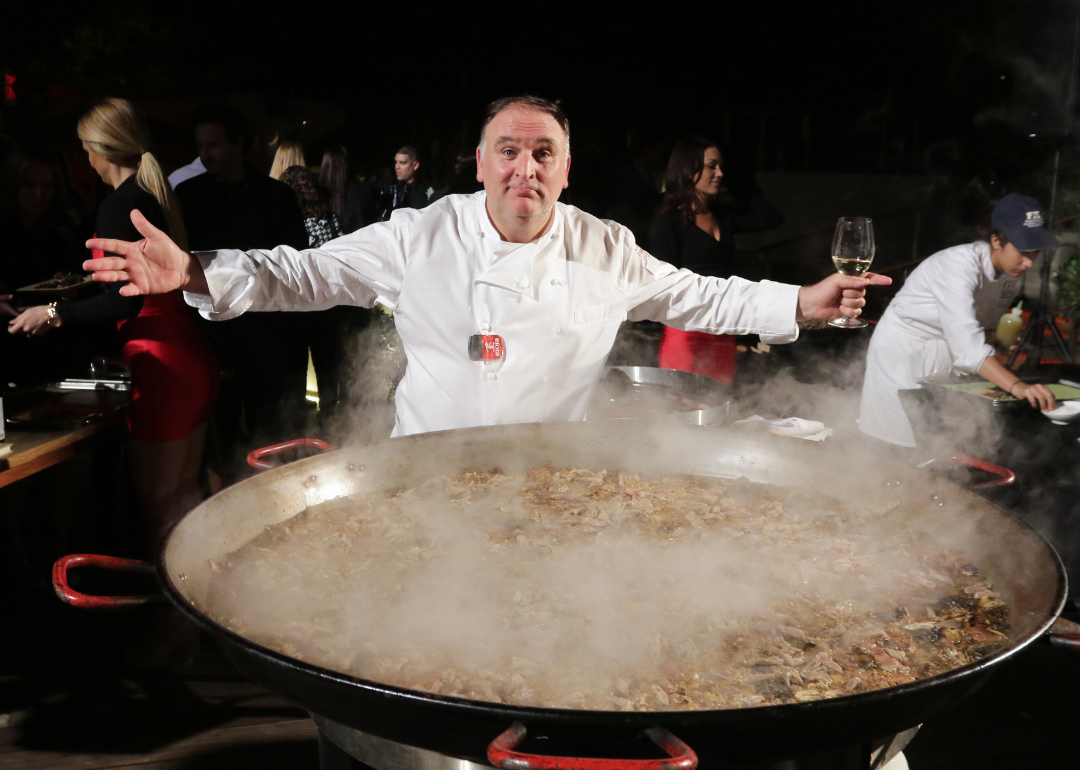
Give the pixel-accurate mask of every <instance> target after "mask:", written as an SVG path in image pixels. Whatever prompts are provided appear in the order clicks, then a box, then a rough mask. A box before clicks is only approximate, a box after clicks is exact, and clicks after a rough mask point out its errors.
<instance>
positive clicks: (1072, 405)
mask: <svg viewBox="0 0 1080 770" xmlns="http://www.w3.org/2000/svg"><path fill="white" fill-rule="evenodd" d="M1043 414H1045V415H1046V416H1047V417H1049V418H1050V420H1051V421H1052V422H1053V423H1054V424H1055V425H1065V424H1067V423H1070V422H1072V421H1073V420H1075V419H1076V418H1077V417H1080V401H1059V402H1058V405H1057V409H1055V410H1054V411H1052V412H1043Z"/></svg>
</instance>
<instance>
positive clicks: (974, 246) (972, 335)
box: [859, 193, 1057, 447]
mask: <svg viewBox="0 0 1080 770" xmlns="http://www.w3.org/2000/svg"><path fill="white" fill-rule="evenodd" d="M990 223H991V226H992V228H993V229H992V231H991V233H990V237H989V238H988V239H987V240H978V241H975V242H974V243H962V244H960V245H958V246H953V247H952V248H948V249H945V250H943V251H939V252H937V253H936V254H931V255H930V256H929V257H927V258H926V259H925V260H923V261H922V263H921V264H919V266H918V267H916V268H915V269H914V270H913V271H912V272H911V275H909V276H908V277H907V279H906V280H905V281H904V285H903V287H901V289H900V291H898V292H897V293H896V296H895V297H893V300H892V302H890V303H889V306H888V308H886V310H885V313H884V314H883V315H882V316H881V319H880V320H879V321H878V324H877V327H876V328H875V329H874V334H873V336H872V337H871V338H870V347H869V350H868V351H867V354H866V376H865V377H864V378H863V391H862V402H861V404H860V408H859V429H860V430H861V431H862V432H863V433H865V434H866V435H868V436H872V437H874V438H876V439H880V440H881V441H884V442H887V443H889V444H894V445H896V446H901V447H915V446H916V440H915V433H914V430H913V429H912V427H911V423H910V422H909V421H908V416H907V412H906V411H905V409H904V405H903V404H902V403H901V401H900V392H901V391H906V390H914V389H917V388H920V387H922V385H921V383H922V382H924V381H925V380H927V379H930V378H933V377H935V376H938V375H942V374H948V373H958V374H960V373H963V374H978V375H979V376H980V377H983V378H984V379H986V380H987V381H989V382H991V383H993V384H994V385H996V386H997V387H999V388H1001V390H1003V391H1005V392H1006V393H1008V394H1009V396H1011V397H1012V398H1015V399H1023V400H1025V401H1027V402H1028V403H1029V404H1031V406H1033V407H1035V408H1037V409H1042V410H1048V409H1053V408H1054V394H1053V393H1051V392H1050V390H1049V389H1048V388H1047V387H1046V386H1045V385H1041V384H1038V383H1028V382H1023V381H1022V380H1020V379H1019V378H1018V377H1017V376H1016V375H1015V374H1013V373H1012V372H1011V371H1009V370H1008V369H1006V368H1005V367H1004V366H1003V365H1002V364H1001V363H1000V362H999V361H998V360H997V359H996V358H995V356H994V348H993V347H992V346H991V345H990V344H988V343H987V338H986V332H987V331H988V330H991V329H993V328H994V326H995V325H997V319H998V318H999V317H1000V316H1001V314H1002V313H1003V312H1004V311H1005V308H1006V307H1008V305H1009V304H1010V303H1011V301H1012V299H1013V298H1014V297H1015V296H1016V294H1017V292H1018V291H1019V290H1020V281H1019V280H1017V279H1018V278H1019V277H1020V276H1021V275H1023V273H1024V271H1025V270H1028V269H1029V268H1030V267H1031V265H1032V263H1033V262H1034V261H1035V259H1036V258H1037V257H1038V256H1039V251H1041V250H1042V249H1046V248H1052V247H1054V246H1056V245H1057V239H1056V238H1054V236H1053V235H1051V234H1050V233H1049V232H1048V231H1047V225H1048V222H1047V217H1044V216H1043V211H1042V206H1040V205H1039V202H1038V201H1037V200H1035V199H1034V198H1028V197H1027V196H1024V195H1017V194H1015V193H1012V194H1010V195H1006V196H1005V197H1004V198H1002V199H1001V201H1000V202H999V203H998V204H997V206H995V207H994V210H993V212H991V215H990ZM977 297H982V298H992V302H990V307H989V309H988V312H980V311H978V310H977V309H976V306H977V301H976V298H977Z"/></svg>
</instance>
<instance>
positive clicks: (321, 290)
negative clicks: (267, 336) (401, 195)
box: [184, 209, 419, 320]
mask: <svg viewBox="0 0 1080 770" xmlns="http://www.w3.org/2000/svg"><path fill="white" fill-rule="evenodd" d="M418 215H419V212H418V211H416V210H415V209H402V210H400V211H396V212H394V215H393V216H392V217H391V219H390V221H388V222H377V223H375V224H373V225H370V226H368V227H364V228H362V229H360V230H357V231H356V232H353V233H349V234H348V235H343V236H342V237H340V238H335V239H334V240H332V241H328V242H327V243H325V244H323V245H322V246H321V247H319V248H318V249H305V250H302V251H301V250H298V249H296V248H293V247H291V246H278V247H277V248H275V249H254V250H252V251H237V250H232V249H228V250H222V251H203V252H196V253H195V255H194V256H195V257H196V258H197V259H198V260H199V262H200V263H201V264H202V267H203V271H204V272H205V273H206V282H207V285H208V286H209V289H210V293H209V295H205V294H193V293H190V292H185V293H184V299H185V300H186V301H187V303H188V304H189V305H191V306H192V307H195V308H196V309H198V311H199V313H200V314H201V315H202V316H203V317H204V318H207V319H210V320H227V319H229V318H235V317H236V316H238V315H240V314H242V313H245V312H247V311H249V310H252V311H268V310H286V311H287V310H294V311H310V310H325V309H327V308H331V307H334V306H336V305H359V306H361V307H372V306H373V305H374V304H375V303H376V302H378V303H379V304H382V305H385V306H387V307H389V308H390V309H391V310H393V309H395V308H396V307H397V301H398V294H399V292H400V291H401V284H402V281H403V280H404V277H405V265H406V256H405V255H406V254H407V253H408V245H409V244H408V240H409V233H410V231H411V227H412V224H413V220H414V219H415V217H416V216H418Z"/></svg>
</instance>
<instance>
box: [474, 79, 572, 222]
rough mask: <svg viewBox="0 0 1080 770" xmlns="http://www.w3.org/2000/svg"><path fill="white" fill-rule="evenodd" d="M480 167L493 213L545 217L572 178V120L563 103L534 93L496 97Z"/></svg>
mask: <svg viewBox="0 0 1080 770" xmlns="http://www.w3.org/2000/svg"><path fill="white" fill-rule="evenodd" d="M476 168H477V172H476V178H477V180H479V181H481V182H483V183H484V190H485V191H486V192H487V198H488V206H489V210H490V211H491V214H492V216H493V217H495V218H497V219H500V218H503V217H508V218H514V219H518V220H520V219H536V218H546V217H547V215H548V214H549V213H550V211H551V209H552V207H553V206H554V205H555V203H556V202H557V201H558V200H559V195H560V194H561V193H562V191H563V190H564V189H565V188H566V187H567V186H568V184H569V182H568V181H567V179H568V175H569V173H570V124H569V122H568V121H567V119H566V115H565V114H564V113H563V111H562V108H560V107H559V105H557V104H555V103H554V102H549V101H547V100H546V99H540V98H538V97H535V96H516V97H510V98H507V99H499V100H498V101H495V102H492V103H491V104H490V105H489V106H488V110H487V114H486V116H485V118H484V125H483V128H482V129H481V131H480V145H479V146H478V147H477V148H476Z"/></svg>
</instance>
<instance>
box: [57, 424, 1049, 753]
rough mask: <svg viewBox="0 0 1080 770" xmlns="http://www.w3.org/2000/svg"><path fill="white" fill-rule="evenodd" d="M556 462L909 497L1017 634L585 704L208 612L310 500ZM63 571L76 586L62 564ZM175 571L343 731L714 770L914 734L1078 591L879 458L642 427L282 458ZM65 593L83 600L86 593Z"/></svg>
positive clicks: (286, 683) (997, 530)
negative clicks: (894, 672)
mask: <svg viewBox="0 0 1080 770" xmlns="http://www.w3.org/2000/svg"><path fill="white" fill-rule="evenodd" d="M546 462H551V463H554V464H558V465H571V466H579V467H594V468H608V469H622V470H631V471H633V470H640V471H649V472H665V473H688V474H696V475H702V476H720V477H739V476H745V477H746V478H748V479H750V480H751V481H757V482H765V483H772V484H781V485H792V486H801V487H807V488H811V489H816V490H820V491H822V492H825V493H828V494H831V495H834V496H837V497H839V498H841V499H842V500H844V501H845V502H850V503H853V504H874V503H877V504H880V503H881V502H882V501H883V500H891V499H895V498H896V497H897V496H903V497H904V498H906V501H907V502H909V503H911V504H912V505H913V506H914V507H916V508H917V509H918V511H919V512H920V513H918V514H917V516H918V521H917V522H916V524H917V525H918V526H919V527H920V528H922V529H924V530H926V531H928V532H930V533H931V534H935V535H937V536H938V537H940V538H943V539H945V540H947V541H949V542H954V543H956V544H958V545H959V546H961V547H962V548H963V549H964V550H965V551H966V552H967V553H968V554H969V555H970V556H971V558H972V559H973V560H974V561H975V563H977V564H978V565H980V567H981V568H982V569H983V571H984V572H986V573H987V574H988V575H990V576H991V577H992V578H993V580H994V581H995V584H996V586H997V587H998V589H999V590H1000V591H1001V592H1002V593H1003V594H1004V595H1005V596H1006V597H1007V598H1008V599H1009V601H1010V603H1011V606H1012V608H1013V615H1012V624H1013V626H1012V632H1011V633H1012V635H1013V640H1012V642H1011V643H1010V644H1009V646H1008V647H1007V648H1006V649H1004V650H1002V651H1000V652H999V653H997V654H995V655H992V656H989V657H987V658H985V659H983V660H982V661H979V662H978V663H974V664H971V665H968V666H965V667H963V668H959V669H956V670H954V671H951V672H948V673H946V674H942V675H939V676H936V677H931V678H928V679H923V680H918V681H915V682H911V683H909V684H904V685H900V686H896V687H890V688H886V689H884V690H876V691H871V692H864V693H857V694H853V695H845V696H842V697H838V698H833V699H829V700H823V701H816V702H809V703H792V704H784V705H775V706H763V707H756V708H745V709H730V710H716V711H677V712H614V711H582V710H569V709H554V708H531V707H521V706H508V705H504V704H498V703H489V702H483V701H472V700H466V699H462V698H454V697H447V696H441V695H433V694H430V693H425V692H420V691H413V690H407V689H403V688H399V687H391V686H387V685H383V684H380V683H378V682H372V681H366V680H362V679H358V678H355V677H351V676H347V675H345V674H342V673H339V672H335V671H331V670H327V669H323V668H320V667H318V666H313V665H310V664H308V663H304V662H302V661H299V660H296V659H293V658H289V657H287V656H285V655H282V654H280V653H278V652H274V651H272V650H269V649H266V648H263V647H260V646H259V645H256V644H254V643H253V642H251V641H249V640H247V639H245V638H243V637H241V636H238V635H237V634H235V633H233V632H232V631H229V630H227V629H225V628H223V627H222V626H220V625H218V624H217V623H215V622H214V621H213V620H211V619H210V618H209V617H207V616H206V615H205V614H204V613H203V611H202V609H201V608H202V607H203V606H204V602H205V597H206V596H207V594H208V590H209V587H210V585H211V583H212V582H213V580H214V573H213V570H212V569H211V567H210V561H212V560H213V561H217V560H221V559H223V558H224V557H225V556H226V555H227V554H229V553H230V552H232V551H234V550H236V549H237V548H239V547H241V546H242V545H244V544H245V543H247V542H248V541H249V540H251V539H252V538H253V537H255V536H256V535H257V534H259V533H260V532H262V531H263V529H264V528H265V527H266V526H268V525H272V524H276V523H278V522H280V521H283V520H285V519H288V518H290V517H292V516H294V515H296V514H297V513H300V512H301V511H302V510H304V509H305V508H307V507H308V506H311V505H315V504H318V503H321V502H324V501H326V500H330V499H334V498H338V497H341V496H343V495H348V494H352V493H356V492H370V491H376V490H380V489H386V488H393V487H400V486H404V485H412V484H416V483H418V482H421V481H423V480H425V479H428V478H431V477H433V476H437V475H442V474H449V473H459V472H462V471H466V470H475V469H487V468H491V467H494V466H498V467H501V468H504V469H506V470H511V471H512V470H517V469H524V468H529V467H534V466H536V465H539V464H542V463H546ZM909 507H910V506H909ZM57 570H58V590H60V589H61V588H63V587H64V586H62V585H61V583H62V582H63V580H62V578H63V576H62V575H61V574H60V573H61V572H62V569H61V566H60V563H58V567H57ZM158 575H159V579H160V581H161V584H162V586H163V588H164V591H165V593H166V594H167V595H168V597H169V599H170V600H171V601H172V602H173V603H174V604H176V605H177V606H178V607H179V608H180V609H181V610H183V611H184V612H185V613H186V614H187V615H188V616H189V617H190V618H191V620H192V621H194V622H195V623H196V624H198V625H199V626H201V627H202V628H203V629H205V630H206V631H208V632H209V633H210V634H212V635H213V636H214V637H215V639H216V640H217V641H218V643H219V644H220V645H221V647H222V649H223V650H224V652H225V654H226V655H227V656H228V657H229V658H230V659H231V660H232V661H233V662H234V663H235V664H236V665H237V666H238V667H239V668H240V669H241V670H243V671H244V672H245V673H246V674H247V675H248V676H250V677H251V678H252V679H254V680H256V681H258V682H260V683H262V684H264V685H265V686H267V687H269V688H270V689H273V690H276V691H278V692H279V693H281V694H283V695H285V696H286V697H288V698H290V699H292V700H294V701H295V702H297V703H299V704H300V705H302V706H303V707H304V708H306V709H308V710H309V711H311V712H313V713H314V714H318V715H322V716H323V717H326V718H327V719H329V720H332V721H333V722H335V723H338V724H340V725H344V726H346V727H349V728H353V729H356V730H359V731H362V732H364V733H366V734H368V735H372V736H376V737H378V738H382V739H387V740H390V741H394V742H397V743H401V744H407V745H411V746H415V747H419V748H421V749H428V750H431V751H436V752H439V753H441V754H446V755H450V756H454V757H460V758H463V759H468V760H471V761H474V762H480V763H483V762H484V758H485V756H487V752H488V748H489V744H490V743H491V742H492V741H493V740H494V739H495V738H496V737H497V736H499V735H500V734H502V733H503V732H504V731H506V730H507V728H508V727H509V726H510V725H511V724H512V723H515V722H520V723H523V724H525V725H526V726H528V727H529V729H530V730H539V731H546V732H549V733H552V732H553V733H558V732H564V733H569V734H570V735H572V736H580V737H585V736H588V741H589V744H590V745H591V746H593V747H603V746H607V747H611V748H610V751H611V753H617V752H618V749H617V748H615V747H618V746H620V745H622V746H626V745H628V744H632V743H634V742H635V741H637V740H638V738H639V735H640V733H641V731H642V730H646V729H650V728H657V727H663V728H667V729H668V730H670V731H672V732H673V733H674V734H675V735H677V736H678V738H680V739H682V740H683V741H685V742H686V743H687V744H689V745H690V746H691V747H692V748H693V749H694V750H696V752H697V753H698V756H699V757H700V760H701V766H702V767H709V766H714V767H715V766H717V765H718V763H720V762H722V761H723V762H730V761H733V760H739V761H765V760H774V759H781V758H787V757H791V756H795V755H800V754H805V753H807V752H813V751H824V750H828V749H832V748H835V747H837V746H841V745H849V744H853V743H869V742H870V741H872V740H874V739H880V738H883V737H885V736H888V735H892V734H895V733H899V732H901V731H903V730H906V729H908V728H911V727H913V726H915V725H917V724H919V723H921V722H923V721H924V720H926V719H928V718H931V717H932V716H933V715H934V714H936V713H941V712H943V711H945V710H947V709H948V708H949V707H950V706H951V705H952V704H953V703H955V702H956V701H957V700H958V699H960V698H962V697H964V696H966V695H968V694H969V693H970V692H972V691H973V690H974V689H975V688H976V687H978V686H979V685H980V684H981V683H982V681H984V678H985V677H986V676H987V675H988V674H989V673H990V672H991V671H992V670H993V669H994V668H995V667H996V666H998V665H1000V664H1001V662H1002V661H1004V660H1006V659H1007V658H1008V657H1009V656H1011V655H1013V654H1015V653H1016V652H1017V651H1019V650H1020V649H1022V648H1024V647H1025V646H1027V645H1028V644H1030V643H1031V642H1033V641H1034V640H1036V639H1037V638H1039V637H1040V636H1041V635H1043V633H1044V632H1045V631H1046V630H1047V629H1048V627H1049V626H1050V625H1051V624H1052V623H1053V621H1054V620H1055V618H1056V617H1057V615H1058V613H1059V612H1060V611H1061V608H1062V606H1063V604H1064V602H1065V598H1066V581H1065V573H1064V569H1063V567H1062V564H1061V561H1060V559H1059V558H1058V556H1057V554H1056V553H1055V552H1054V550H1053V549H1052V548H1051V547H1050V545H1049V544H1048V543H1047V542H1046V541H1045V540H1044V539H1043V538H1042V537H1041V536H1040V535H1039V534H1038V533H1037V532H1035V531H1034V530H1033V529H1032V528H1031V527H1029V526H1028V525H1026V524H1024V523H1023V522H1020V521H1018V520H1016V519H1014V518H1012V517H1011V516H1009V515H1008V514H1007V513H1005V512H1004V511H1002V510H1001V509H999V508H997V507H996V506H994V505H993V504H991V503H990V502H988V501H987V500H985V499H983V498H981V497H979V496H977V495H976V494H974V493H972V492H969V491H967V490H964V489H962V488H960V487H957V486H956V485H955V484H953V483H951V482H948V481H946V480H944V479H942V478H938V477H936V476H934V475H932V474H930V473H928V472H925V471H919V470H915V469H912V468H908V467H906V466H900V465H893V464H887V463H880V464H879V463H871V462H869V461H868V459H867V458H866V457H863V456H860V457H855V456H847V455H843V454H838V453H836V452H835V451H831V450H830V449H827V448H825V447H823V446H822V445H817V444H815V445H809V444H808V443H806V442H800V441H798V440H795V439H790V438H784V437H776V436H763V435H753V434H747V433H743V432H738V431H727V430H719V429H710V428H697V427H689V426H671V425H666V426H658V425H655V424H647V423H641V422H638V421H633V420H625V421H611V422H606V423H562V424H527V425H510V426H496V427H491V428H473V429H468V430H458V431H447V432H442V433H431V434H424V435H417V436H409V437H403V438H398V439H391V440H389V441H384V442H381V443H377V444H371V445H367V446H362V447H356V448H350V449H344V450H341V451H336V452H331V453H328V454H325V455H322V456H320V457H314V458H310V459H307V460H302V461H300V462H296V463H293V464H291V465H287V466H284V467H280V468H277V469H275V470H272V471H269V472H267V473H264V474H262V475H260V476H257V477H254V478H251V479H248V480H246V481H244V482H241V483H239V484H237V485H235V486H233V487H231V488H229V489H227V490H225V491H223V492H221V493H220V494H218V495H217V496H215V497H214V498H212V499H210V500H208V501H206V502H205V503H203V504H202V505H200V506H199V507H198V508H196V509H194V510H193V511H191V512H190V513H189V514H188V515H187V516H186V517H185V518H184V519H183V520H182V521H181V522H180V523H179V524H178V525H177V526H176V527H175V528H174V529H173V531H172V532H171V534H170V535H169V537H168V539H167V541H166V543H165V545H164V547H163V549H162V552H161V555H160V558H159V562H158ZM61 595H62V597H63V596H64V594H63V592H61ZM66 598H67V600H69V601H73V600H74V601H76V602H77V601H79V598H78V596H77V595H73V594H69V595H68V596H67V597H66ZM593 750H594V751H604V752H605V753H607V752H606V751H605V750H604V749H602V748H594V749H593ZM595 755H596V754H594V756H595ZM601 755H602V754H601ZM506 766H507V767H510V766H511V765H506Z"/></svg>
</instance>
